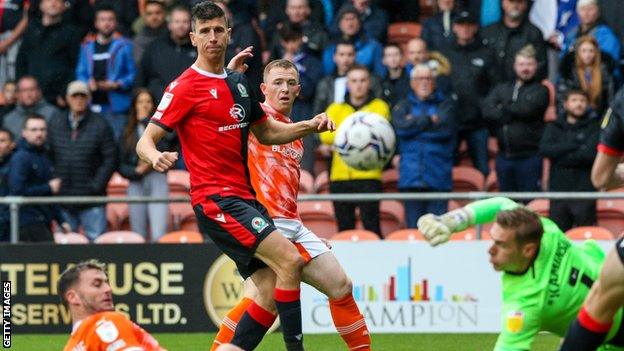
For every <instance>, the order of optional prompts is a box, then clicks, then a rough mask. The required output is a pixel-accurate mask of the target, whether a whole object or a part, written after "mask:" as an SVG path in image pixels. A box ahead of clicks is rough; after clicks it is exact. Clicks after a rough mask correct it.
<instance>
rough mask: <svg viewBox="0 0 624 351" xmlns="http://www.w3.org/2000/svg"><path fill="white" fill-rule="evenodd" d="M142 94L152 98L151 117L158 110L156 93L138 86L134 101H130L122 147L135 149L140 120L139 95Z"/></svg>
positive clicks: (133, 97) (133, 96)
mask: <svg viewBox="0 0 624 351" xmlns="http://www.w3.org/2000/svg"><path fill="white" fill-rule="evenodd" d="M142 94H147V95H149V97H150V99H152V111H150V116H149V117H151V114H153V113H154V111H155V110H156V101H155V99H154V95H152V93H151V92H150V91H149V90H148V89H146V88H138V89H136V90H135V91H134V94H133V95H132V102H131V103H130V110H129V111H128V123H127V124H126V128H124V132H123V139H122V140H123V143H122V144H123V145H122V147H124V148H131V149H134V146H135V144H136V142H137V135H136V130H137V125H138V124H139V121H138V120H137V109H136V103H137V101H138V100H139V96H141V95H142ZM145 117H148V116H145Z"/></svg>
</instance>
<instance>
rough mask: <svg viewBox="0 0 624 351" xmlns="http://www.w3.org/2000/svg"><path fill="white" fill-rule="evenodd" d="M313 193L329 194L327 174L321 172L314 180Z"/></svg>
mask: <svg viewBox="0 0 624 351" xmlns="http://www.w3.org/2000/svg"><path fill="white" fill-rule="evenodd" d="M314 191H315V192H316V193H318V194H328V193H329V173H328V172H327V171H323V172H321V173H319V174H318V175H317V176H316V178H314Z"/></svg>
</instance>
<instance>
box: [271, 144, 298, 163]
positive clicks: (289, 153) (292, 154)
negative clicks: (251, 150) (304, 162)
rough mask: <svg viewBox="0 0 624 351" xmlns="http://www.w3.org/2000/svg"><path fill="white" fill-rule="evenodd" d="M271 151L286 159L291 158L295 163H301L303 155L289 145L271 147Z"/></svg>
mask: <svg viewBox="0 0 624 351" xmlns="http://www.w3.org/2000/svg"><path fill="white" fill-rule="evenodd" d="M271 151H273V152H278V153H280V154H282V155H284V156H286V157H289V158H292V159H294V160H295V161H297V162H301V158H302V157H303V155H302V154H301V153H299V152H297V150H296V149H294V148H292V147H290V146H289V145H273V146H271Z"/></svg>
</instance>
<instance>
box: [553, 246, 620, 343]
mask: <svg viewBox="0 0 624 351" xmlns="http://www.w3.org/2000/svg"><path fill="white" fill-rule="evenodd" d="M623 239H624V238H620V240H618V242H617V243H616V250H614V251H611V252H610V253H609V255H608V256H607V259H606V261H605V263H604V265H603V266H602V271H601V272H600V277H599V278H598V280H597V281H596V282H595V283H594V285H593V286H592V288H591V290H590V292H589V294H588V295H587V298H586V299H585V303H584V305H583V307H582V308H581V311H580V312H579V315H578V317H577V319H576V320H575V321H574V322H572V325H570V328H569V329H568V332H567V334H566V337H565V340H564V342H563V345H562V346H561V351H571V350H574V351H585V350H587V351H589V350H595V349H597V348H598V347H599V346H600V345H601V344H602V343H604V342H605V337H606V335H607V333H608V332H609V330H610V329H611V325H612V323H613V317H614V316H615V314H616V313H617V311H618V310H619V309H620V308H621V307H622V306H623V305H624V241H623Z"/></svg>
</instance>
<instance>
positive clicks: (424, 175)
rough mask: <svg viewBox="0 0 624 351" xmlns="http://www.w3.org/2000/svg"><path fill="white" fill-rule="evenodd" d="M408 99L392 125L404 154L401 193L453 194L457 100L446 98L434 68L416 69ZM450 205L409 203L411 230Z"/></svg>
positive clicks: (396, 109) (399, 106) (396, 111)
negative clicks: (438, 86) (444, 192)
mask: <svg viewBox="0 0 624 351" xmlns="http://www.w3.org/2000/svg"><path fill="white" fill-rule="evenodd" d="M410 86H411V88H412V89H411V91H410V92H409V94H408V96H407V99H405V100H402V101H400V102H399V103H398V104H397V105H396V106H395V107H394V109H393V110H392V124H393V125H394V129H395V131H396V135H397V139H398V151H399V154H400V166H399V170H400V171H399V190H400V191H401V192H431V191H451V189H452V186H453V179H452V171H453V151H454V149H455V143H456V97H455V96H454V95H452V96H450V97H446V96H444V95H443V94H442V93H441V92H440V91H439V90H438V89H436V86H435V80H434V76H433V72H432V70H431V68H430V67H429V66H427V65H425V64H418V65H416V66H414V69H412V72H411V80H410ZM446 210H447V202H446V201H439V200H438V201H406V202H405V218H406V220H407V226H408V228H416V221H417V220H418V218H420V216H422V215H424V214H425V213H435V214H442V213H444V212H446Z"/></svg>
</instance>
